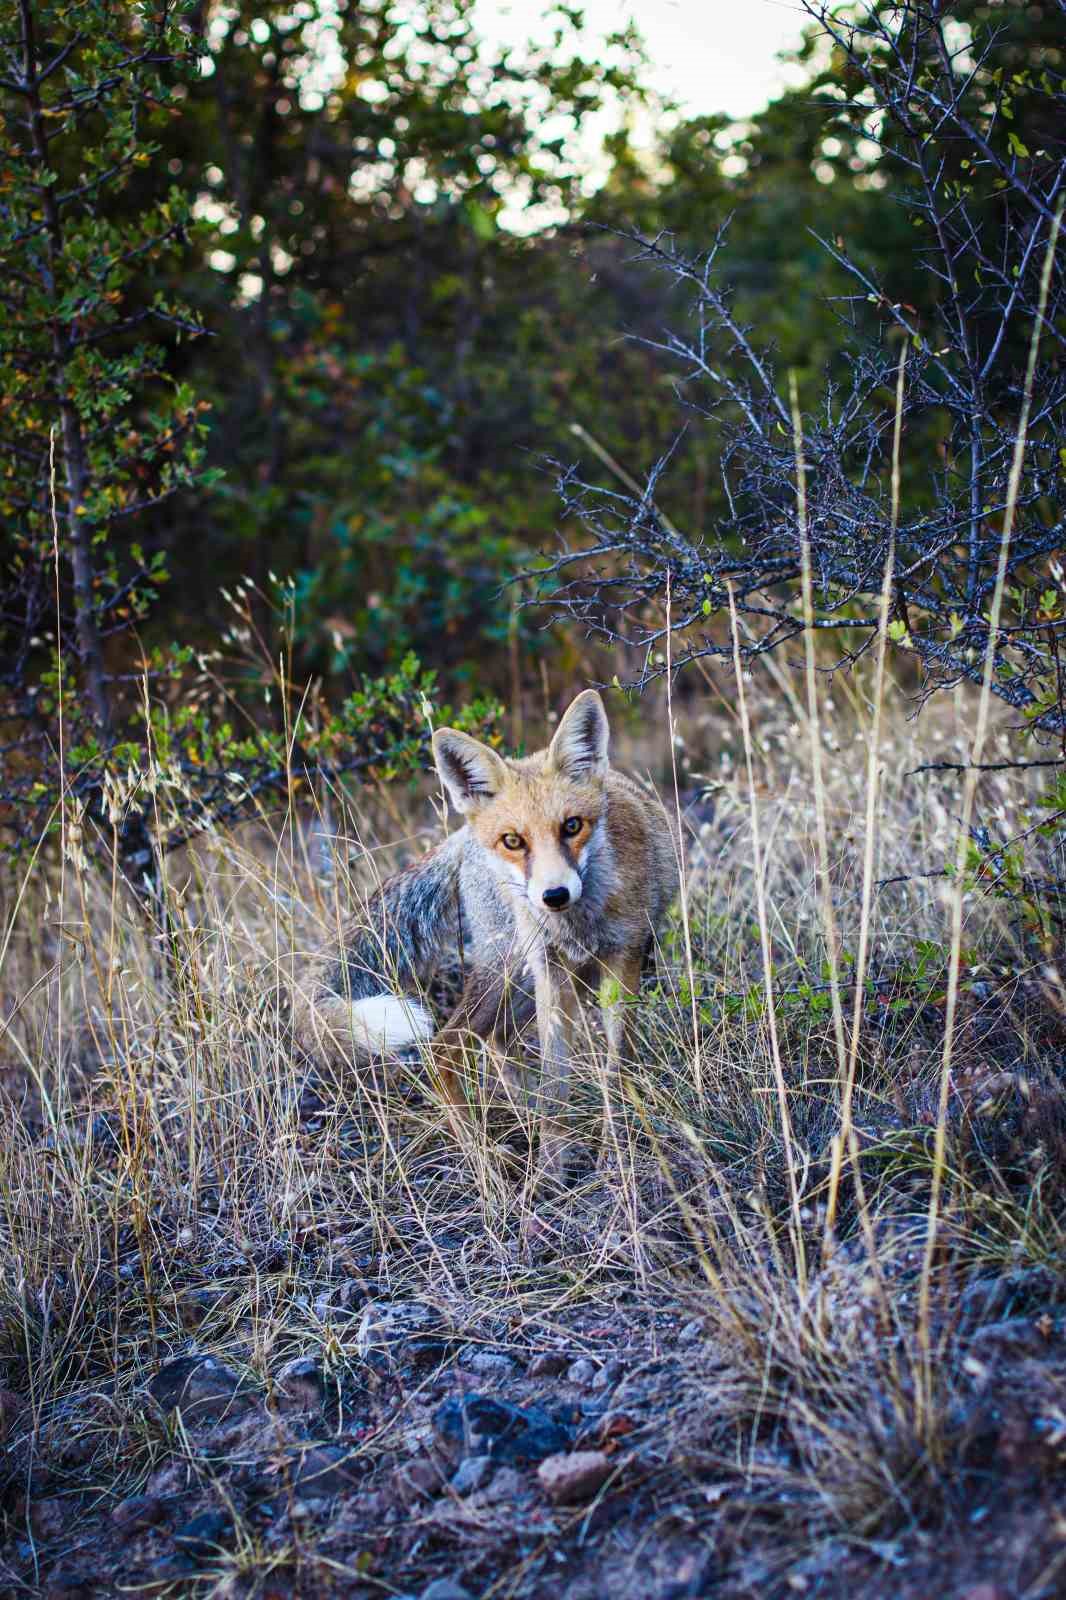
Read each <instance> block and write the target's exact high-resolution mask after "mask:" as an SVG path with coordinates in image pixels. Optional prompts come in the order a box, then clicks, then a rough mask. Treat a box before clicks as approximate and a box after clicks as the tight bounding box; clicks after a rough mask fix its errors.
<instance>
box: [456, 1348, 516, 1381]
mask: <svg viewBox="0 0 1066 1600" xmlns="http://www.w3.org/2000/svg"><path fill="white" fill-rule="evenodd" d="M466 1365H467V1367H468V1368H469V1369H470V1371H471V1372H476V1373H477V1374H478V1375H479V1376H480V1377H482V1378H502V1379H506V1378H510V1377H513V1376H514V1369H515V1364H514V1362H513V1361H512V1360H511V1358H510V1356H504V1355H498V1354H497V1353H496V1352H495V1351H494V1350H475V1351H474V1354H473V1355H472V1356H471V1357H470V1358H469V1360H468V1361H467V1363H466Z"/></svg>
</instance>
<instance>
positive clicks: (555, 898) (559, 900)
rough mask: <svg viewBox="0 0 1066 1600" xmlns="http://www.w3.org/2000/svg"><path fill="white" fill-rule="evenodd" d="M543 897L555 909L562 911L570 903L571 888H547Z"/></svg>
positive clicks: (546, 903) (547, 904)
mask: <svg viewBox="0 0 1066 1600" xmlns="http://www.w3.org/2000/svg"><path fill="white" fill-rule="evenodd" d="M541 899H542V900H543V901H544V904H545V905H546V906H550V907H551V909H552V910H553V911H561V910H562V909H563V907H564V906H565V905H569V904H570V890H569V889H564V888H562V887H560V888H558V889H545V891H544V893H543V895H542V896H541Z"/></svg>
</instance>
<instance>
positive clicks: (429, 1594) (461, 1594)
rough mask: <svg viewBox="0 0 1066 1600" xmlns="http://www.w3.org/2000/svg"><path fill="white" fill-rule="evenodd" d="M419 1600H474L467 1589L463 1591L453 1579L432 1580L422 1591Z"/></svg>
mask: <svg viewBox="0 0 1066 1600" xmlns="http://www.w3.org/2000/svg"><path fill="white" fill-rule="evenodd" d="M419 1600H474V1597H473V1595H472V1594H471V1593H470V1590H469V1589H464V1588H463V1586H462V1584H461V1583H456V1582H455V1580H454V1578H434V1580H433V1582H432V1583H430V1584H427V1585H426V1587H425V1588H424V1589H423V1590H422V1593H421V1595H420V1597H419Z"/></svg>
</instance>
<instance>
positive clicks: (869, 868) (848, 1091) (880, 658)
mask: <svg viewBox="0 0 1066 1600" xmlns="http://www.w3.org/2000/svg"><path fill="white" fill-rule="evenodd" d="M906 367H907V347H906V345H903V346H902V348H901V350H900V357H899V367H898V371H897V375H896V407H895V419H894V423H893V429H892V509H891V519H890V523H889V537H888V550H887V552H886V554H885V568H884V576H883V578H882V581H881V596H880V603H879V606H878V615H877V653H876V657H875V665H874V705H873V718H872V720H871V724H870V729H869V733H868V735H867V747H866V817H865V836H864V840H863V857H862V902H861V909H860V913H859V942H858V947H857V949H856V953H855V997H854V1003H853V1006H852V1015H851V1039H850V1042H849V1048H848V1060H847V1069H846V1072H845V1074H844V1080H843V1093H842V1096H841V1104H840V1127H839V1129H838V1131H837V1135H836V1138H835V1139H834V1141H833V1159H832V1168H831V1172H830V1179H829V1195H828V1200H827V1202H826V1218H825V1245H826V1247H828V1244H829V1241H830V1239H831V1236H832V1231H833V1228H834V1225H835V1221H836V1208H837V1200H838V1197H839V1190H840V1176H841V1169H842V1165H843V1160H844V1150H845V1149H846V1148H847V1149H850V1152H851V1156H852V1167H853V1170H854V1174H855V1181H856V1183H861V1174H860V1172H859V1162H858V1152H857V1149H855V1148H854V1147H853V1146H854V1130H853V1126H852V1105H853V1102H854V1097H855V1075H856V1072H857V1070H858V1064H859V1039H860V1034H861V1028H862V1007H863V993H864V988H865V983H866V967H867V963H868V961H869V956H870V913H871V908H872V902H873V886H874V857H875V852H876V847H877V832H878V829H877V817H878V797H879V792H880V776H881V774H880V761H881V710H882V705H883V701H884V689H885V658H886V655H887V652H888V613H889V607H890V605H891V600H892V578H893V574H894V572H895V563H896V528H897V527H898V525H899V485H900V470H899V463H900V441H901V438H902V431H903V384H904V377H905V374H906ZM808 640H810V632H809V630H808ZM831 905H832V901H831V897H830V908H831ZM860 1209H861V1212H862V1215H863V1219H864V1226H865V1227H866V1228H867V1230H868V1229H869V1213H868V1209H867V1207H866V1205H865V1204H861V1206H860ZM868 1242H869V1243H870V1244H871V1245H872V1243H873V1240H872V1236H871V1237H870V1238H869V1239H868ZM876 1259H877V1252H876V1250H873V1249H872V1250H871V1260H872V1261H873V1262H876Z"/></svg>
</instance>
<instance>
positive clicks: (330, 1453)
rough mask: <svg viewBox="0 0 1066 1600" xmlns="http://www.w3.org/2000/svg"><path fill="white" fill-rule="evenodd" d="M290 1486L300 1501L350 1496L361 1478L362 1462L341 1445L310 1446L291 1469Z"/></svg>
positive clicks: (297, 1457) (298, 1456)
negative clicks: (322, 1497)
mask: <svg viewBox="0 0 1066 1600" xmlns="http://www.w3.org/2000/svg"><path fill="white" fill-rule="evenodd" d="M290 1470H291V1472H292V1486H293V1489H294V1490H296V1491H297V1492H298V1493H299V1495H300V1497H301V1498H302V1499H304V1500H309V1499H312V1498H319V1497H321V1496H324V1495H325V1496H329V1495H335V1494H343V1493H345V1492H346V1491H347V1492H351V1491H352V1490H354V1489H355V1488H356V1486H357V1485H358V1483H359V1481H360V1479H361V1477H362V1462H361V1461H359V1460H358V1459H357V1458H356V1457H355V1456H354V1455H353V1453H352V1451H351V1450H346V1449H345V1448H344V1446H343V1445H337V1444H320V1445H312V1446H311V1448H310V1449H309V1450H305V1451H304V1452H303V1454H302V1455H297V1456H296V1457H295V1458H294V1459H293V1461H292V1465H291V1469H290Z"/></svg>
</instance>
